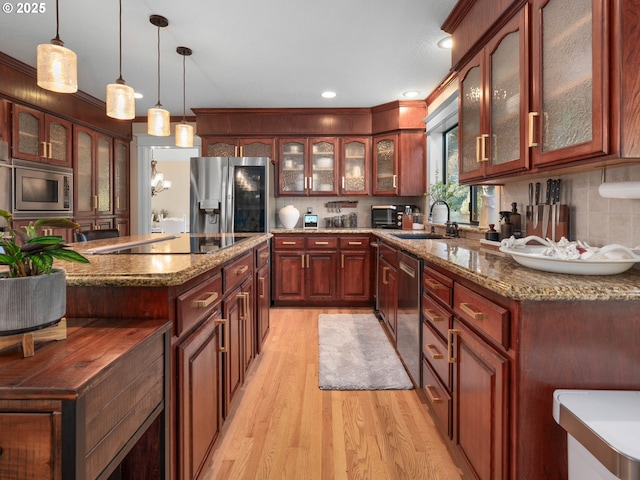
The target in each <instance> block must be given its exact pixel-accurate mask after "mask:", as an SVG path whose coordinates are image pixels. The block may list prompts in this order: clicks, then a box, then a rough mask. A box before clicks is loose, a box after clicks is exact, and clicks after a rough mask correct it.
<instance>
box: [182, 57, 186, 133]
mask: <svg viewBox="0 0 640 480" xmlns="http://www.w3.org/2000/svg"><path fill="white" fill-rule="evenodd" d="M186 58H187V57H186V56H185V55H183V56H182V121H183V122H184V121H186V119H185V117H186V112H187V107H186V105H187V68H186V67H185V60H186Z"/></svg>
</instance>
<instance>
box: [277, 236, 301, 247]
mask: <svg viewBox="0 0 640 480" xmlns="http://www.w3.org/2000/svg"><path fill="white" fill-rule="evenodd" d="M273 248H274V249H275V250H302V249H304V237H302V236H294V235H282V236H281V235H277V236H275V237H273Z"/></svg>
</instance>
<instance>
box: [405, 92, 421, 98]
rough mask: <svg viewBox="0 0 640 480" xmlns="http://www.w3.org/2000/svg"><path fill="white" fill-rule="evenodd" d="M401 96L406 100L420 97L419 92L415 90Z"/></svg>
mask: <svg viewBox="0 0 640 480" xmlns="http://www.w3.org/2000/svg"><path fill="white" fill-rule="evenodd" d="M402 95H404V96H405V97H407V98H415V97H417V96H418V95H420V92H418V91H417V90H409V91H408V92H404V93H403V94H402Z"/></svg>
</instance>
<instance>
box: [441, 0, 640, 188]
mask: <svg viewBox="0 0 640 480" xmlns="http://www.w3.org/2000/svg"><path fill="white" fill-rule="evenodd" d="M484 11H487V12H491V18H492V22H493V23H487V22H486V21H483V22H480V25H479V24H478V23H477V22H475V21H474V19H475V18H480V17H478V15H479V14H480V13H481V12H484ZM635 16H637V2H634V1H631V0H616V1H615V2H608V1H605V0H529V1H528V2H525V1H517V2H513V1H509V2H507V1H504V0H499V1H498V2H497V3H496V2H495V1H494V0H476V1H475V2H473V4H471V5H470V2H467V1H462V0H461V1H459V2H458V4H457V5H456V7H455V8H454V10H453V11H452V13H451V15H450V16H449V18H448V19H447V20H446V21H445V24H444V25H443V29H445V31H447V32H449V33H451V34H452V35H453V38H454V45H458V47H457V48H458V50H457V51H454V54H453V69H454V70H456V71H458V72H459V82H460V84H459V87H460V90H459V91H460V112H459V115H460V132H461V133H460V149H461V152H460V153H461V167H460V168H461V170H460V178H461V180H462V181H465V182H468V183H473V182H475V181H478V180H485V179H500V178H504V177H508V176H515V175H518V174H520V173H523V172H531V173H542V172H547V171H550V170H553V169H557V168H563V170H564V171H576V172H577V171H586V170H587V169H589V168H592V166H591V164H593V163H594V162H599V164H600V165H603V166H604V165H613V164H615V163H619V162H621V161H624V159H627V158H634V159H636V158H638V157H640V142H638V134H637V132H638V131H639V129H640V106H639V105H640V104H638V102H635V101H631V99H635V98H638V96H639V95H640V83H639V82H638V81H637V78H638V75H637V67H636V66H637V65H638V64H639V63H640V49H638V48H636V47H635V46H636V45H637V44H638V42H639V41H640V31H638V29H637V28H635V26H634V23H633V22H630V21H627V19H629V18H635ZM482 18H483V20H486V18H485V17H482ZM516 37H518V38H517V39H516ZM486 38H488V39H489V40H488V41H485V39H486ZM460 46H462V47H460ZM463 49H464V50H463ZM516 51H517V52H519V53H518V57H517V58H516V57H515V52H516ZM516 67H517V68H516ZM514 75H519V76H520V80H519V81H518V80H516V78H515V76H514ZM516 87H517V90H518V91H516ZM527 95H529V96H528V98H527ZM476 97H477V99H478V101H477V102H476ZM620 159H623V160H620Z"/></svg>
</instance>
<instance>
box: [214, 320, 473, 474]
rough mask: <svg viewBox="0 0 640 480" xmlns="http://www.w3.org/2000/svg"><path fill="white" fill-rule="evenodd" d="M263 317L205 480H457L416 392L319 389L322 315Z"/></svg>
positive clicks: (457, 472) (448, 457)
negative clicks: (267, 327) (265, 322)
mask: <svg viewBox="0 0 640 480" xmlns="http://www.w3.org/2000/svg"><path fill="white" fill-rule="evenodd" d="M351 312H358V313H361V312H365V311H364V310H340V309H293V308H291V309H284V308H279V309H278V308H276V309H272V310H271V331H270V333H269V336H268V337H267V340H266V342H265V345H264V349H263V351H262V353H261V354H260V355H259V357H258V360H257V361H256V363H255V364H254V365H253V367H252V368H251V370H250V372H249V378H248V379H247V381H246V382H245V386H244V388H243V391H242V393H241V396H240V398H239V399H238V401H237V402H236V406H235V407H234V411H233V412H232V414H231V417H230V418H229V420H228V421H227V422H226V423H225V427H224V430H223V433H222V437H221V438H220V439H219V440H218V444H217V446H216V451H215V452H214V455H213V458H212V461H211V463H210V465H209V467H208V470H207V471H206V474H204V475H203V478H205V479H208V480H219V479H225V480H232V479H246V480H248V479H251V480H254V479H274V480H276V479H277V480H284V479H295V480H301V479H312V480H316V479H317V480H330V479H336V480H337V479H366V480H394V479H403V480H405V479H406V480H409V479H411V480H420V479H425V480H454V479H455V480H459V479H460V478H461V474H460V471H459V470H458V468H456V466H455V465H454V463H453V461H452V460H451V457H450V455H449V453H448V451H447V448H446V446H445V445H444V443H443V441H442V439H441V437H440V435H439V433H438V432H437V431H436V427H435V426H434V424H433V421H432V419H431V417H430V415H429V413H428V412H427V407H426V405H423V404H422V403H421V401H420V399H419V397H418V395H417V393H416V392H415V391H414V390H398V391H328V390H320V389H319V388H318V324H317V319H318V315H319V314H320V313H351Z"/></svg>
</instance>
